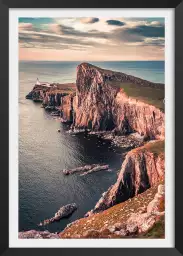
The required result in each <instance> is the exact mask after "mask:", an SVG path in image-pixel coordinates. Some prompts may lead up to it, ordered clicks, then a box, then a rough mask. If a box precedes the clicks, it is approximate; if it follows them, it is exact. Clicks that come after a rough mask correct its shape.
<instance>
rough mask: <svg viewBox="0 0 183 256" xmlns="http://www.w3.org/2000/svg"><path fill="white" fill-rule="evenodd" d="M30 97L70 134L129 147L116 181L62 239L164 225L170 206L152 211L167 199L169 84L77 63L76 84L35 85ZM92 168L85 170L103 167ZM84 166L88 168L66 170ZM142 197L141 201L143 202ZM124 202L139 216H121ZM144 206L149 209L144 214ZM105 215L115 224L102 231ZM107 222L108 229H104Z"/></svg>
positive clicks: (126, 233) (120, 233)
mask: <svg viewBox="0 0 183 256" xmlns="http://www.w3.org/2000/svg"><path fill="white" fill-rule="evenodd" d="M26 98H27V99H32V100H34V101H39V102H42V107H44V108H45V109H46V110H51V111H53V112H52V113H53V115H54V113H55V115H60V118H61V121H62V122H64V123H69V124H70V130H69V131H68V132H69V133H71V134H79V133H87V135H88V136H99V137H101V138H103V139H107V140H111V141H112V143H113V144H114V145H117V146H121V147H124V148H126V149H127V150H128V151H129V152H128V153H127V155H126V157H125V160H124V162H123V163H122V167H121V170H120V172H119V174H118V177H117V181H116V183H115V184H113V185H112V186H111V187H110V188H109V189H108V190H107V191H106V192H104V193H103V195H102V197H101V199H100V200H99V201H98V202H97V204H96V206H95V207H94V209H93V210H91V211H90V212H88V213H86V215H85V218H83V219H81V220H77V221H75V222H74V223H71V224H69V226H68V227H67V228H66V229H65V230H64V231H63V232H61V233H60V237H61V238H93V237H94V238H95V237H96V238H100V237H101V238H102V237H107V238H109V237H116V236H117V237H125V236H131V235H133V236H139V235H140V234H141V233H142V234H143V235H144V234H145V233H146V232H149V230H150V229H152V228H153V227H154V226H155V225H156V224H157V223H159V222H160V223H161V224H162V223H164V220H163V219H162V218H164V215H163V213H161V214H159V212H164V210H163V211H160V210H157V211H156V214H155V213H154V210H152V208H153V207H152V205H154V202H155V201H156V202H157V201H158V200H160V201H158V202H159V204H160V205H162V202H164V192H162V191H164V187H163V184H164V172H165V170H164V136H165V122H164V118H165V115H164V84H158V83H152V82H149V81H146V80H143V79H140V78H137V77H134V76H130V75H127V74H124V73H121V72H114V71H110V70H104V69H101V68H99V67H96V66H93V65H91V64H88V63H82V64H80V65H79V66H78V67H77V79H76V84H74V83H73V84H64V85H63V84H51V85H50V87H49V88H48V87H45V86H44V85H43V86H41V85H35V86H34V88H33V90H32V91H31V92H30V93H29V94H28V95H27V96H26ZM88 168H89V167H88V166H87V170H86V171H85V172H84V173H90V172H93V171H95V169H96V170H98V169H99V167H98V166H92V168H89V169H88ZM97 168H98V169H97ZM106 168H107V167H106ZM84 169H86V166H84V167H79V169H78V168H77V167H76V168H75V169H72V170H65V171H64V172H65V174H71V173H77V172H80V171H83V170H84ZM104 169H105V168H104ZM92 170H93V171H92ZM159 184H161V185H159ZM158 185H159V187H158V193H157V194H156V192H157V186H158ZM148 191H149V192H148ZM160 191H161V192H160ZM151 192H152V193H151ZM148 193H149V194H148ZM160 194H161V195H160ZM139 198H140V202H141V203H140V206H139V205H138V206H137V205H136V203H135V202H136V201H138V199H139ZM132 202H133V205H135V209H134V210H133V207H132ZM124 205H125V207H128V209H129V213H134V214H135V215H132V216H131V215H130V216H129V215H128V217H129V218H128V220H127V219H124V218H120V214H122V215H124V214H123V213H124V212H125V210H124V207H123V206H124ZM139 207H140V208H143V215H142V214H140V212H141V210H140V208H139ZM130 209H131V210H130ZM149 209H151V210H149ZM113 210H114V211H113ZM136 210H138V211H136ZM158 211H159V212H158ZM105 216H108V217H107V218H108V219H109V218H111V219H113V216H115V218H114V219H115V222H114V225H113V226H112V227H109V226H111V224H112V223H111V222H110V221H108V220H106V222H105V221H103V222H100V223H101V224H100V229H99V227H98V224H97V223H98V220H99V219H101V218H102V219H104V220H105ZM107 221H108V222H107ZM83 223H85V224H86V225H84V224H83ZM87 223H88V224H87ZM91 223H92V225H90V224H91ZM132 223H133V224H132ZM134 223H135V224H134ZM144 223H146V224H144ZM106 224H107V228H108V231H106V230H105V231H104V229H105V228H106ZM108 224H110V225H108ZM161 224H160V226H161V227H162V226H163V224H162V225H161ZM130 225H131V229H130ZM157 225H159V224H157ZM145 227H146V228H145ZM112 230H113V231H112ZM130 230H131V231H130ZM36 235H37V234H36Z"/></svg>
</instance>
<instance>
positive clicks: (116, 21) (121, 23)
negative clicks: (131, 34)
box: [106, 20, 126, 27]
mask: <svg viewBox="0 0 183 256" xmlns="http://www.w3.org/2000/svg"><path fill="white" fill-rule="evenodd" d="M106 22H107V24H108V25H113V26H119V27H122V26H124V25H125V24H126V23H125V22H123V21H120V20H107V21H106Z"/></svg>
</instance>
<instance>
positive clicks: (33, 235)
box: [18, 230, 60, 239]
mask: <svg viewBox="0 0 183 256" xmlns="http://www.w3.org/2000/svg"><path fill="white" fill-rule="evenodd" d="M18 238H19V239H58V238H60V237H59V235H58V234H56V233H50V232H49V231H36V230H29V231H22V232H19V233H18Z"/></svg>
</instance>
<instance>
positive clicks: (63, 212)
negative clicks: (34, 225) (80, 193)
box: [39, 203, 77, 226]
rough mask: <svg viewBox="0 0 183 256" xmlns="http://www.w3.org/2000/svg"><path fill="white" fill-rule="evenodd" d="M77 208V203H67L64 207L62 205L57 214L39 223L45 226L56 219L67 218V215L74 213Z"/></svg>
mask: <svg viewBox="0 0 183 256" xmlns="http://www.w3.org/2000/svg"><path fill="white" fill-rule="evenodd" d="M76 209H77V206H76V204H75V203H73V204H67V205H65V206H63V207H61V208H60V209H59V210H58V212H56V213H55V216H54V217H52V218H50V219H47V220H44V221H43V222H41V223H40V224H39V226H44V225H48V224H50V223H52V222H54V221H58V220H60V219H62V218H65V217H68V216H69V215H70V214H72V213H73V212H74V211H75V210H76Z"/></svg>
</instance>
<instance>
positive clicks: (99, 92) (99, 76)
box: [75, 63, 164, 139]
mask: <svg viewBox="0 0 183 256" xmlns="http://www.w3.org/2000/svg"><path fill="white" fill-rule="evenodd" d="M119 81H120V82H122V83H125V84H126V83H132V82H133V83H134V84H137V85H138V86H139V89H142V90H143V87H142V86H146V87H153V86H154V87H157V86H159V87H160V86H163V85H159V84H153V83H150V82H147V81H145V80H142V79H139V78H135V77H132V76H128V75H125V74H123V73H117V72H113V71H107V70H102V69H100V68H97V67H95V66H92V65H90V64H86V63H83V64H81V65H79V66H78V68H77V81H76V113H75V115H76V118H75V126H76V127H77V128H78V127H79V128H83V127H88V128H89V129H92V130H96V131H98V130H113V129H115V130H116V131H117V132H119V133H121V134H126V133H130V132H133V131H137V132H138V133H140V134H141V135H144V136H147V137H148V138H151V139H152V138H153V139H154V138H163V137H164V113H163V112H161V111H160V110H159V109H158V108H156V107H154V106H152V105H149V104H146V103H143V102H141V101H140V100H137V99H134V98H131V97H128V96H127V95H126V94H125V93H124V91H123V89H122V88H119V86H116V82H119Z"/></svg>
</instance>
